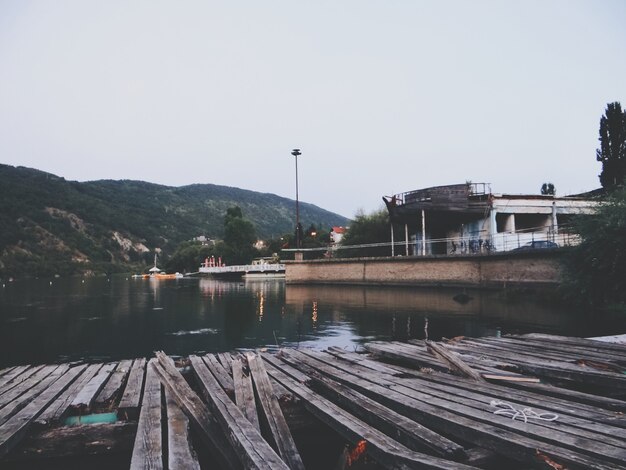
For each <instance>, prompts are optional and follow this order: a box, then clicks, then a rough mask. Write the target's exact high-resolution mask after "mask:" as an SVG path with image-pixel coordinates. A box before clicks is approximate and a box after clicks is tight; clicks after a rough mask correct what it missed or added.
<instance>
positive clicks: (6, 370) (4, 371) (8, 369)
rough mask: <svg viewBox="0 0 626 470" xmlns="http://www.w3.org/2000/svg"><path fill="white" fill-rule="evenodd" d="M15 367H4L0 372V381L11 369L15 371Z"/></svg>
mask: <svg viewBox="0 0 626 470" xmlns="http://www.w3.org/2000/svg"><path fill="white" fill-rule="evenodd" d="M15 367H17V366H10V367H5V368H4V369H2V370H0V380H2V376H4V375H6V374H8V373H9V372H11V371H12V370H13V369H15Z"/></svg>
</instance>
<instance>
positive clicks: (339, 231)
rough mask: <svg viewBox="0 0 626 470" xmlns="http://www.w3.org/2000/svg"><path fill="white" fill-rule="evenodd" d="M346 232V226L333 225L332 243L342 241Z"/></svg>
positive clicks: (331, 232)
mask: <svg viewBox="0 0 626 470" xmlns="http://www.w3.org/2000/svg"><path fill="white" fill-rule="evenodd" d="M345 233H346V228H345V227H333V229H332V230H331V231H330V243H332V244H335V243H339V242H341V239H342V238H343V236H344V234H345Z"/></svg>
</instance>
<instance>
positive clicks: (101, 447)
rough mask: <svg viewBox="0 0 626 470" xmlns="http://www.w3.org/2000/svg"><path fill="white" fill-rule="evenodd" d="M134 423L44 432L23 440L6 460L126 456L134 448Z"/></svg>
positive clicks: (68, 427) (57, 429) (46, 430)
mask: <svg viewBox="0 0 626 470" xmlns="http://www.w3.org/2000/svg"><path fill="white" fill-rule="evenodd" d="M136 431H137V423H126V422H119V423H106V424H105V423H102V424H98V425H93V424H81V425H78V426H61V427H54V428H52V429H47V428H46V429H43V430H41V431H40V432H37V433H35V434H33V435H31V436H28V437H27V438H25V439H24V440H23V441H22V442H21V443H20V446H19V447H18V448H17V449H15V451H14V452H13V453H12V454H11V455H10V456H9V457H11V460H12V461H18V462H19V461H24V466H25V467H26V468H29V467H28V466H27V465H26V461H30V463H32V459H48V458H72V459H76V458H77V457H81V456H85V455H105V454H112V453H116V454H119V453H125V452H129V451H130V450H132V448H133V441H134V440H135V434H136Z"/></svg>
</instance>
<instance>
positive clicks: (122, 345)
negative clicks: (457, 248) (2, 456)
mask: <svg viewBox="0 0 626 470" xmlns="http://www.w3.org/2000/svg"><path fill="white" fill-rule="evenodd" d="M462 292H463V291H462V290H460V289H424V288H378V287H349V286H341V287H338V286H313V287H309V286H291V285H285V283H284V281H283V280H262V281H240V282H225V281H216V280H211V279H191V278H190V279H179V280H163V281H157V280H143V279H131V278H126V277H113V278H111V279H106V278H86V279H82V278H68V279H52V280H42V279H39V280H30V281H16V282H11V283H6V284H4V285H0V367H6V366H8V365H16V364H28V363H31V364H32V363H50V362H58V361H70V360H80V359H93V360H109V359H110V360H115V359H121V358H131V357H137V356H148V355H151V354H152V352H153V351H155V350H164V351H166V352H167V353H168V354H172V355H186V354H191V353H204V352H218V351H229V350H233V349H247V348H258V347H265V348H276V347H277V345H279V346H284V345H290V346H294V345H300V346H309V347H314V348H320V349H321V348H325V347H328V346H339V347H342V348H348V349H350V350H354V349H356V348H358V346H359V345H360V344H361V343H363V342H366V341H369V340H379V339H380V340H391V339H394V340H406V339H407V338H420V339H421V338H424V337H425V336H426V334H428V337H429V338H431V339H440V338H441V337H454V336H459V335H467V336H485V335H495V334H500V333H501V334H506V333H519V332H521V333H524V332H550V333H558V334H567V335H576V336H593V335H603V334H611V333H615V332H617V329H618V327H617V325H614V324H610V323H608V322H606V321H603V322H598V321H597V320H595V319H594V318H593V317H592V316H590V315H587V316H586V317H580V316H578V315H573V314H571V313H568V312H565V311H560V310H559V309H557V308H554V307H549V306H546V305H543V304H541V303H539V302H537V301H535V300H533V299H531V298H529V296H524V295H522V294H519V293H518V294H517V295H515V296H514V298H510V297H511V296H510V295H504V294H503V293H502V292H497V291H477V290H468V291H465V293H466V298H465V299H460V300H465V303H461V302H459V301H457V300H454V297H455V296H456V295H457V294H459V293H462ZM507 297H508V298H507ZM457 299H459V298H458V296H457Z"/></svg>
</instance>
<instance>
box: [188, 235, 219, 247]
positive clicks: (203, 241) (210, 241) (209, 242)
mask: <svg viewBox="0 0 626 470" xmlns="http://www.w3.org/2000/svg"><path fill="white" fill-rule="evenodd" d="M193 240H194V241H196V242H200V243H201V244H202V246H214V245H215V240H213V239H211V238H207V237H205V236H204V235H200V236H199V237H195V238H194V239H193Z"/></svg>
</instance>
